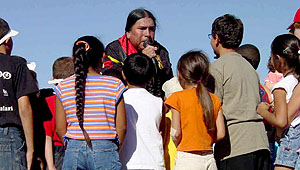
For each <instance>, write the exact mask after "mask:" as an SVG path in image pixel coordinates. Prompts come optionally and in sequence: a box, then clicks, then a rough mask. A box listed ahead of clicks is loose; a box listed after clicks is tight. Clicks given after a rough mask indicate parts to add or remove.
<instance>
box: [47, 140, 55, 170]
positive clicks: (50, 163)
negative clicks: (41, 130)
mask: <svg viewBox="0 0 300 170" xmlns="http://www.w3.org/2000/svg"><path fill="white" fill-rule="evenodd" d="M45 159H46V162H47V166H48V169H49V170H56V168H55V165H54V161H53V146H52V138H51V137H50V136H47V135H46V142H45Z"/></svg>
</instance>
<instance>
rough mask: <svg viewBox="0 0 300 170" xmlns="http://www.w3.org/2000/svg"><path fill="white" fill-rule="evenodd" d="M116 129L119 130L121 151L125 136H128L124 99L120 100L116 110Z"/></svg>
mask: <svg viewBox="0 0 300 170" xmlns="http://www.w3.org/2000/svg"><path fill="white" fill-rule="evenodd" d="M116 114H117V115H116V129H117V134H118V137H119V140H120V144H119V149H120V148H121V146H122V144H123V141H124V138H125V134H126V129H127V118H126V110H125V104H124V99H123V97H121V98H120V101H119V103H118V105H117V110H116Z"/></svg>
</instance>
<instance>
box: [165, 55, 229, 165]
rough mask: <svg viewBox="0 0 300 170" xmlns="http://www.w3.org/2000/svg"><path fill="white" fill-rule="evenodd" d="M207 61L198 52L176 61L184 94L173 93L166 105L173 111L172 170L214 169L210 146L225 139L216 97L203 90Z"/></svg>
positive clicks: (222, 121) (219, 107)
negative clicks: (174, 156) (173, 160)
mask: <svg viewBox="0 0 300 170" xmlns="http://www.w3.org/2000/svg"><path fill="white" fill-rule="evenodd" d="M208 70H209V61H208V58H207V57H206V56H205V55H204V54H203V52H201V51H190V52H188V53H186V54H184V55H183V56H182V57H181V58H180V59H179V61H178V64H177V74H178V80H179V83H180V85H181V86H182V88H183V89H184V90H183V91H179V92H175V93H173V94H172V95H171V96H170V97H169V98H168V99H167V100H166V102H165V103H166V104H167V105H168V106H169V107H170V108H171V111H172V128H171V137H172V139H173V141H174V143H175V145H177V160H176V163H175V168H174V169H175V170H179V169H190V170H194V169H195V170H196V169H209V170H212V169H214V170H216V169H217V167H216V162H215V159H214V156H213V149H212V145H213V143H214V142H216V141H217V140H220V139H222V138H223V137H224V136H225V124H224V118H223V114H222V111H221V102H220V100H219V98H218V97H217V96H216V95H214V94H212V93H210V92H209V91H208V89H207V88H206V87H205V84H209V83H207V80H208V77H209V72H208Z"/></svg>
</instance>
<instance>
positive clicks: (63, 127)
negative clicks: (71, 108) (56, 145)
mask: <svg viewBox="0 0 300 170" xmlns="http://www.w3.org/2000/svg"><path fill="white" fill-rule="evenodd" d="M55 130H56V133H57V135H58V137H59V139H60V140H61V142H62V143H63V144H64V139H63V135H64V134H66V132H67V120H66V113H65V110H64V107H63V105H62V103H61V102H60V100H59V99H58V97H56V104H55Z"/></svg>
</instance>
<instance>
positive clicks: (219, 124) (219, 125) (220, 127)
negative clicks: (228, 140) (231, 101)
mask: <svg viewBox="0 0 300 170" xmlns="http://www.w3.org/2000/svg"><path fill="white" fill-rule="evenodd" d="M216 131H217V134H216V142H217V141H219V140H221V139H223V138H224V137H225V132H226V128H225V122H224V116H223V112H222V110H220V111H219V112H218V116H217V120H216Z"/></svg>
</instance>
